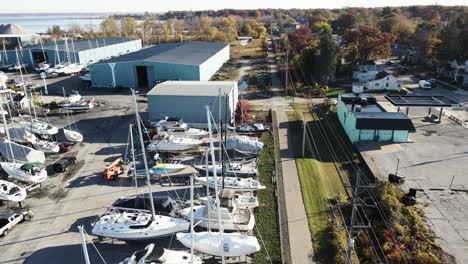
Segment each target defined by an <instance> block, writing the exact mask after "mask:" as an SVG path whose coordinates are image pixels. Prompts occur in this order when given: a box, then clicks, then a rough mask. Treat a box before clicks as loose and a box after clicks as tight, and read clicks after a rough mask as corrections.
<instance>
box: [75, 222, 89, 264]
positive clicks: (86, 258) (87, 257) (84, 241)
mask: <svg viewBox="0 0 468 264" xmlns="http://www.w3.org/2000/svg"><path fill="white" fill-rule="evenodd" d="M78 230H80V239H81V247H82V248H83V255H84V259H85V263H86V264H91V262H90V261H89V254H88V247H87V246H86V238H85V236H84V230H83V226H78Z"/></svg>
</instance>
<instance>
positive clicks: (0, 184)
mask: <svg viewBox="0 0 468 264" xmlns="http://www.w3.org/2000/svg"><path fill="white" fill-rule="evenodd" d="M24 199H26V189H24V188H22V187H19V186H18V185H16V184H14V183H12V182H9V181H4V180H0V200H3V201H11V202H21V201H23V200H24Z"/></svg>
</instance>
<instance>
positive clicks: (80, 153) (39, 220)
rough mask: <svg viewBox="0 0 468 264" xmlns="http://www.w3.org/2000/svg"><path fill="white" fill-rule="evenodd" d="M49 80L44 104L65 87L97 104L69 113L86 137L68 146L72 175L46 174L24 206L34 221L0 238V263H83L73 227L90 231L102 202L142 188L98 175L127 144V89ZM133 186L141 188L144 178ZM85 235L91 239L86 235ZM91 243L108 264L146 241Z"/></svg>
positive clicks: (58, 121)
mask: <svg viewBox="0 0 468 264" xmlns="http://www.w3.org/2000/svg"><path fill="white" fill-rule="evenodd" d="M34 81H37V82H42V80H40V79H36V80H34ZM48 83H49V85H48V86H49V95H47V96H44V98H43V100H44V101H46V102H47V101H51V100H59V99H60V98H61V93H62V87H64V88H65V89H66V90H67V93H68V92H70V91H71V90H78V91H79V93H80V94H81V95H82V96H84V97H85V98H86V99H90V98H94V99H95V101H96V102H99V103H100V104H101V106H100V107H96V108H95V109H93V110H91V111H89V112H88V113H82V114H75V115H73V116H72V118H71V120H72V127H73V128H74V129H77V130H78V131H80V132H81V133H83V135H84V138H85V140H84V142H83V143H80V144H78V145H76V146H75V148H74V149H73V150H72V152H73V153H72V154H74V155H76V157H77V160H78V165H77V167H76V168H75V169H74V170H72V172H71V173H66V174H62V173H60V174H54V175H51V176H50V177H49V179H48V180H47V182H46V184H45V185H44V187H43V189H42V190H39V191H37V192H35V193H33V194H31V195H30V196H29V197H28V198H27V200H26V202H25V203H24V207H25V208H28V209H31V210H32V211H33V212H34V219H33V221H31V222H24V223H21V224H20V225H18V226H16V227H15V228H14V229H13V230H12V231H11V232H10V233H9V234H8V236H7V237H2V238H0V252H1V254H0V263H83V255H82V249H81V244H80V236H79V233H78V229H77V226H78V225H84V226H85V229H86V230H87V232H88V233H89V234H90V233H91V226H90V223H91V222H92V221H93V220H96V219H97V215H98V214H100V213H103V212H104V208H105V207H106V206H110V205H111V204H112V202H113V201H115V200H116V199H117V198H119V197H122V196H128V195H134V194H136V193H142V192H146V190H147V189H146V187H140V188H138V189H135V188H134V187H133V186H134V183H133V181H131V180H128V179H118V180H115V181H110V182H106V181H104V179H103V177H102V171H103V168H104V164H105V162H109V161H113V160H114V159H115V158H116V157H117V156H119V155H121V154H122V152H123V151H124V150H125V147H126V144H127V134H128V125H129V123H130V122H131V121H133V120H134V108H133V101H132V96H131V95H130V92H129V91H108V90H107V91H102V90H87V89H86V85H84V84H83V83H82V82H81V80H80V79H79V78H78V77H71V78H56V79H50V80H48ZM145 92H146V91H141V93H145ZM138 101H139V102H140V104H139V106H140V109H139V110H140V112H142V113H143V115H142V119H143V120H145V118H146V117H145V115H144V113H146V111H147V108H146V104H145V103H144V101H145V98H144V97H138ZM49 120H50V122H51V123H52V124H54V125H56V126H57V127H59V128H62V127H64V126H65V125H67V118H66V117H64V116H62V115H59V114H56V115H51V116H49ZM53 160H54V159H53V158H52V159H50V160H49V162H53ZM182 173H184V172H182ZM185 173H186V172H185ZM138 186H144V181H143V179H142V180H141V181H140V182H139V184H138ZM152 188H153V191H154V192H158V191H161V192H164V193H166V192H168V191H170V190H172V189H174V188H168V187H161V186H160V185H159V184H158V183H157V182H153V186H152ZM8 209H17V205H15V204H9V205H6V204H5V205H3V206H0V213H1V212H4V211H6V210H8ZM90 238H91V239H94V237H93V236H91V235H90ZM156 242H157V243H158V244H159V245H161V246H169V245H171V246H172V247H174V246H175V247H177V243H176V241H175V239H174V240H172V239H171V238H168V239H160V240H158V241H156ZM95 244H96V247H97V248H98V249H99V251H100V253H101V254H102V256H103V257H104V259H105V260H106V261H107V262H108V263H116V262H119V261H122V260H123V259H124V258H126V257H128V256H130V255H131V254H132V253H133V252H134V251H135V250H140V249H143V248H144V247H145V246H146V243H132V244H126V243H124V242H119V241H110V240H104V241H103V242H99V243H95ZM88 249H89V252H90V255H91V260H92V262H93V263H98V262H100V257H99V256H98V254H97V253H96V251H95V250H94V249H93V248H92V247H91V246H88Z"/></svg>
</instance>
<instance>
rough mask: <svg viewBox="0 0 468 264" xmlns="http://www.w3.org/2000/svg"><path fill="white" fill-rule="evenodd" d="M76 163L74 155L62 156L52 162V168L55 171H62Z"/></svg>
mask: <svg viewBox="0 0 468 264" xmlns="http://www.w3.org/2000/svg"><path fill="white" fill-rule="evenodd" d="M75 164H76V157H63V158H61V159H59V160H58V161H57V162H55V163H54V165H53V168H54V171H55V172H64V171H67V170H68V167H70V166H72V165H75Z"/></svg>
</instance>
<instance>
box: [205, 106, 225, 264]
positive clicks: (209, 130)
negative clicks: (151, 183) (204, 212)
mask: <svg viewBox="0 0 468 264" xmlns="http://www.w3.org/2000/svg"><path fill="white" fill-rule="evenodd" d="M205 107H206V117H207V119H208V134H209V135H210V152H211V159H212V161H211V162H212V164H213V167H214V168H216V158H215V151H214V143H213V131H212V130H211V118H210V107H209V106H205ZM206 182H207V183H208V178H207V179H206ZM213 182H214V187H215V188H214V189H215V193H216V196H215V197H216V198H215V203H216V211H217V215H218V227H219V228H218V229H219V232H220V234H221V241H220V242H221V244H223V245H224V237H223V225H222V223H221V212H220V211H219V196H218V177H217V175H216V169H214V170H213ZM207 185H208V184H207ZM221 262H222V263H223V264H224V246H223V248H222V249H221Z"/></svg>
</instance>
